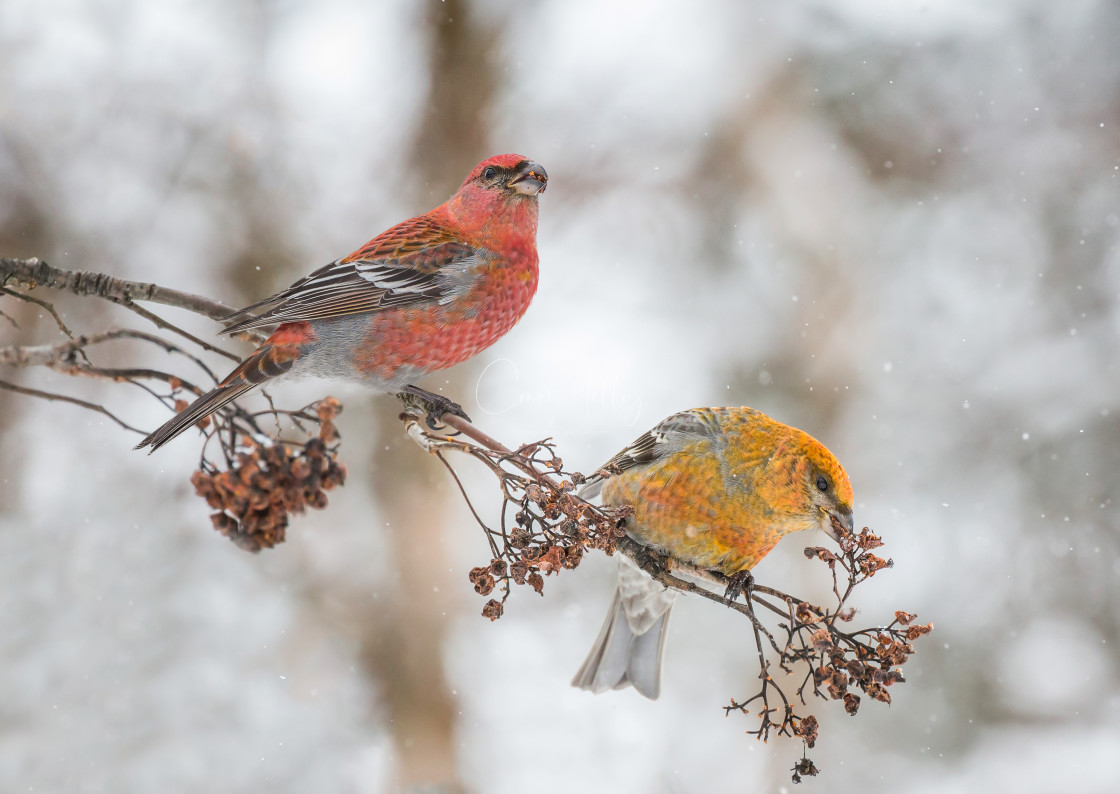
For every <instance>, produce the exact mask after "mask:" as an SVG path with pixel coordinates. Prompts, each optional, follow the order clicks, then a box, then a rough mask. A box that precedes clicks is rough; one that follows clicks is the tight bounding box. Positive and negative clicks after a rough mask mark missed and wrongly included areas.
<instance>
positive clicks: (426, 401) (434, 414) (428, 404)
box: [397, 386, 471, 431]
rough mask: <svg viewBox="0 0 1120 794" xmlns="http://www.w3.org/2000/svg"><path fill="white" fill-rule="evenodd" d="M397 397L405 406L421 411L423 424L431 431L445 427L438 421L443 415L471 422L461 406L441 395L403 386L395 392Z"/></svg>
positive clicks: (416, 387)
mask: <svg viewBox="0 0 1120 794" xmlns="http://www.w3.org/2000/svg"><path fill="white" fill-rule="evenodd" d="M397 397H398V398H399V399H400V400H401V402H403V403H404V404H405V405H407V406H409V407H412V408H419V409H420V410H421V411H423V412H424V423H425V424H426V425H427V426H428V427H429V428H431V429H432V430H436V431H439V430H443V429H444V428H445V427H446V425H444V424H443V423H442V422H441V421H440V420H441V419H442V418H443V415H444V414H451V415H452V416H458V417H462V418H463V419H466V420H467V421H468V422H469V421H471V418H470V417H469V416H467V412H466V411H464V410H463V406H461V405H459V403H457V402H454V401H452V400H449V399H447V398H446V397H444V396H443V395H441V394H433V393H432V392H430V391H426V390H424V389H421V388H420V387H419V386H405V387H404V388H403V389H401V390H400V391H399V392H397Z"/></svg>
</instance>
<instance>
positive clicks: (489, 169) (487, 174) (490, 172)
mask: <svg viewBox="0 0 1120 794" xmlns="http://www.w3.org/2000/svg"><path fill="white" fill-rule="evenodd" d="M497 173H498V169H497V168H495V167H494V166H492V165H488V166H486V168H484V169H483V170H482V178H483V179H485V180H486V181H487V182H489V181H490V180H491V179H493V178H494V177H495V176H496V175H497Z"/></svg>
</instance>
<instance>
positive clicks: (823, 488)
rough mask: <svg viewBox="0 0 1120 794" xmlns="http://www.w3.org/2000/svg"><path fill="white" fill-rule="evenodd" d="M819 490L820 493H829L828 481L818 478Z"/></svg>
mask: <svg viewBox="0 0 1120 794" xmlns="http://www.w3.org/2000/svg"><path fill="white" fill-rule="evenodd" d="M817 490H818V491H824V492H825V493H827V492H828V480H826V479H825V478H824V477H818V478H817Z"/></svg>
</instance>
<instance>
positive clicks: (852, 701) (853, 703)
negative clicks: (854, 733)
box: [844, 692, 859, 717]
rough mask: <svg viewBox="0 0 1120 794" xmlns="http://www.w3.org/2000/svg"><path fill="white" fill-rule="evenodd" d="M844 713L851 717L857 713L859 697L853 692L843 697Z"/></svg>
mask: <svg viewBox="0 0 1120 794" xmlns="http://www.w3.org/2000/svg"><path fill="white" fill-rule="evenodd" d="M844 711H846V712H848V713H849V714H850V715H852V716H853V717H854V716H855V715H856V712H857V711H859V695H857V694H856V693H854V692H849V693H848V694H846V695H844Z"/></svg>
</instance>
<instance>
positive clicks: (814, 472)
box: [790, 428, 854, 538]
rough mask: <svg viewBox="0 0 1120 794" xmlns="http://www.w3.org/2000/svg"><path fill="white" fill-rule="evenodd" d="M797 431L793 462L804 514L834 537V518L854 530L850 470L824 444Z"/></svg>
mask: <svg viewBox="0 0 1120 794" xmlns="http://www.w3.org/2000/svg"><path fill="white" fill-rule="evenodd" d="M790 429H791V430H794V429H793V428H790ZM794 434H795V436H799V437H800V438H799V442H800V443H798V444H797V453H798V454H797V455H796V457H795V460H794V463H793V471H794V485H795V487H796V486H800V492H801V505H802V508H803V510H804V515H805V517H806V518H807V519H810V520H811V521H812V525H813V526H819V527H820V528H821V529H823V530H824V531H825V532H826V533H828V535H829V536H831V537H832V538H836V532H835V531H834V530H833V528H832V519H833V518H835V519H836V520H837V521H839V522H840V525H841V526H843V527H844V528H845V529H847V530H848V531H849V532H850V531H852V529H853V527H854V523H853V519H852V484H851V482H849V481H848V473H847V472H846V471H844V467H843V466H841V465H840V461H838V460H837V459H836V456H835V455H833V454H832V453H831V452H829V451H828V449H827V448H826V447H825V445H824V444H822V443H821V442H819V441H817V440H816V439H815V438H813V437H812V436H810V435H809V434H808V433H805V432H802V431H800V430H794Z"/></svg>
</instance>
